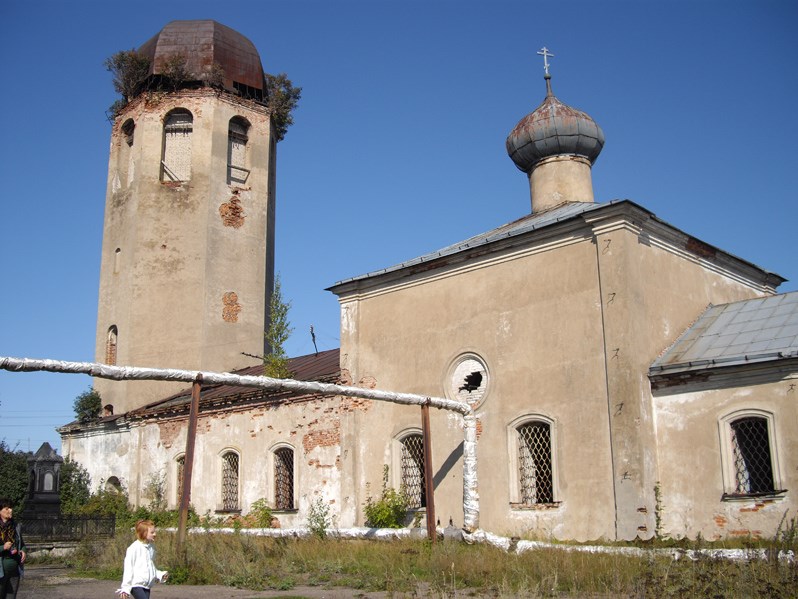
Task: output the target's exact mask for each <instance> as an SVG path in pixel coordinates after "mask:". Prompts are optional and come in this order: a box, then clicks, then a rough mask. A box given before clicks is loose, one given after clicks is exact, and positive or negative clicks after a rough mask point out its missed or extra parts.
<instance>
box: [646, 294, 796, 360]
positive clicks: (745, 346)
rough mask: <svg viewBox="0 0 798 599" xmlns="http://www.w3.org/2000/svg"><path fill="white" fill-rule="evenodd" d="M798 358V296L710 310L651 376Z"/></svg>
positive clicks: (722, 305)
mask: <svg viewBox="0 0 798 599" xmlns="http://www.w3.org/2000/svg"><path fill="white" fill-rule="evenodd" d="M796 357H798V291H793V292H791V293H781V294H779V295H772V296H769V297H762V298H755V299H750V300H743V301H739V302H733V303H731V304H721V305H719V306H711V307H710V308H708V309H707V311H706V312H704V314H702V315H701V317H700V318H699V319H698V320H697V321H696V323H695V324H693V326H691V327H690V328H689V329H688V330H687V331H685V332H684V333H683V334H682V336H681V337H679V339H677V340H676V343H674V344H673V346H672V347H671V348H670V349H669V350H668V351H667V352H665V354H664V355H662V356H661V357H659V358H657V360H655V361H654V363H653V364H652V365H651V368H650V369H649V373H650V374H665V373H671V372H684V371H689V370H701V369H706V368H712V367H717V366H735V365H739V364H749V363H752V362H764V361H770V360H779V359H784V358H796Z"/></svg>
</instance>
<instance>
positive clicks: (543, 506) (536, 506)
mask: <svg viewBox="0 0 798 599" xmlns="http://www.w3.org/2000/svg"><path fill="white" fill-rule="evenodd" d="M561 504H562V501H555V502H553V503H510V509H512V510H517V511H521V512H535V511H537V512H540V511H546V510H556V509H558V508H559V507H560V505H561Z"/></svg>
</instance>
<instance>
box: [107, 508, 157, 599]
mask: <svg viewBox="0 0 798 599" xmlns="http://www.w3.org/2000/svg"><path fill="white" fill-rule="evenodd" d="M136 537H138V538H137V539H136V540H135V541H133V543H132V544H131V545H130V547H128V548H127V553H125V571H124V574H122V588H120V589H119V590H117V591H116V592H117V593H119V596H120V599H130V598H131V597H132V598H133V599H149V597H150V587H151V586H152V585H153V584H155V582H156V581H159V582H166V579H167V578H168V577H169V573H168V572H164V571H163V570H158V569H157V568H156V567H155V561H154V560H155V547H154V546H153V544H152V543H153V541H154V540H155V524H154V523H153V521H152V520H139V521H138V522H136Z"/></svg>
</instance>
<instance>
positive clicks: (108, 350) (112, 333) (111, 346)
mask: <svg viewBox="0 0 798 599" xmlns="http://www.w3.org/2000/svg"><path fill="white" fill-rule="evenodd" d="M118 336H119V332H118V330H117V328H116V325H115V324H112V325H111V326H110V327H108V336H107V338H106V341H105V363H106V364H108V365H110V366H113V365H115V364H116V346H117V338H118Z"/></svg>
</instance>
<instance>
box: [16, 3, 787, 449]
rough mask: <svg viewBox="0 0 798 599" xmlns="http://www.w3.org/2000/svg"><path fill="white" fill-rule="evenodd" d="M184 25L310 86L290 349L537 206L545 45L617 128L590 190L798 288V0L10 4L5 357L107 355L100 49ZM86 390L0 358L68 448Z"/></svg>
mask: <svg viewBox="0 0 798 599" xmlns="http://www.w3.org/2000/svg"><path fill="white" fill-rule="evenodd" d="M175 19H215V20H217V21H219V22H221V23H224V24H225V25H228V26H229V27H232V28H233V29H236V30H238V31H239V32H241V33H242V34H244V35H245V36H247V37H248V38H250V39H251V40H252V41H253V42H254V44H255V46H256V47H257V48H258V50H259V52H260V55H261V59H262V61H263V66H264V68H265V70H266V71H267V72H271V73H278V72H286V73H287V74H288V75H289V77H290V78H291V79H292V80H293V82H294V83H295V84H296V85H299V86H301V87H302V88H303V92H302V95H303V97H302V100H301V103H300V106H299V109H298V111H297V112H296V115H295V120H296V124H295V125H294V126H293V127H292V128H291V129H290V130H289V131H288V135H287V137H286V139H285V140H284V141H283V142H281V143H280V144H279V145H278V168H277V173H278V175H277V176H278V182H277V193H278V200H277V227H278V229H277V259H276V260H277V270H278V272H279V273H280V274H281V277H282V283H283V293H284V296H285V297H286V299H288V300H290V301H291V302H292V309H291V312H290V319H291V321H292V324H293V325H294V327H295V331H294V334H293V336H292V338H291V339H290V341H289V343H288V347H287V349H288V351H289V353H290V354H291V355H300V354H305V353H310V352H312V351H313V346H312V343H311V339H310V335H309V332H308V331H309V327H310V325H311V324H313V325H314V327H315V329H316V333H317V341H318V344H319V349H330V348H334V347H337V346H338V344H339V340H338V337H339V322H338V316H339V311H338V303H337V301H336V298H335V297H334V296H333V295H332V294H330V293H329V292H327V291H325V290H324V289H325V288H326V287H329V286H330V285H332V284H333V283H335V282H337V281H339V280H342V279H345V278H348V277H351V276H355V275H360V274H363V273H366V272H370V271H373V270H377V269H380V268H383V267H386V266H390V265H393V264H396V263H398V262H402V261H404V260H408V259H411V258H414V257H416V256H419V255H422V254H425V253H427V252H430V251H433V250H435V249H438V248H440V247H444V246H446V245H449V244H451V243H454V242H456V241H459V240H462V239H465V238H467V237H470V236H472V235H475V234H477V233H480V232H484V231H487V230H489V229H492V228H494V227H496V226H499V225H502V224H504V223H506V222H509V221H512V220H514V219H516V218H518V217H521V216H523V215H524V214H526V213H528V212H529V191H528V183H527V181H526V178H525V176H524V175H523V174H522V173H521V172H519V171H518V170H517V169H516V168H515V166H514V165H513V164H512V162H511V161H510V159H509V158H508V157H507V154H506V151H505V148H504V140H505V138H506V136H507V134H508V133H509V131H510V130H511V129H512V128H513V126H514V125H515V123H516V122H517V121H518V120H519V119H521V117H523V116H524V115H526V114H527V113H529V112H530V111H532V110H533V109H534V108H535V107H537V105H538V104H539V103H540V102H541V100H542V99H543V97H544V92H545V87H544V82H543V68H542V60H541V57H539V56H537V55H536V52H537V50H539V49H540V48H541V47H543V46H547V47H548V48H549V49H550V50H551V51H552V52H553V53H554V54H555V57H554V58H553V59H552V60H551V63H552V66H551V72H552V76H553V79H552V82H553V87H554V92H555V94H556V95H557V96H558V97H559V98H560V99H561V100H562V101H563V102H565V103H567V104H570V105H571V106H574V107H576V108H579V109H581V110H584V111H585V112H587V113H588V114H590V115H591V116H592V117H593V118H594V119H595V120H596V121H597V122H598V123H599V124H600V125H601V127H602V128H603V130H604V133H605V136H606V140H607V141H606V145H605V147H604V151H603V152H602V154H601V156H600V157H599V159H598V161H597V163H596V165H595V167H594V169H593V183H594V188H595V194H596V199H597V201H601V202H604V201H609V200H612V199H616V198H628V199H631V200H633V201H635V202H637V203H639V204H641V205H643V206H645V207H646V208H648V209H649V210H651V211H653V212H654V213H655V214H657V216H659V217H660V218H662V219H664V220H666V221H668V222H670V223H671V224H673V225H675V226H677V227H679V228H681V229H682V230H684V231H686V232H688V233H690V234H692V235H694V236H696V237H698V238H699V239H702V240H704V241H706V242H708V243H710V244H713V245H716V246H718V247H720V248H721V249H723V250H726V251H728V252H731V253H733V254H735V255H737V256H740V257H743V258H745V259H747V260H749V261H751V262H753V263H755V264H757V265H759V266H761V267H763V268H765V269H768V270H771V271H774V272H776V273H779V274H780V275H782V276H784V277H786V278H788V279H790V281H789V282H788V283H785V284H784V285H783V286H782V287H781V291H791V290H795V289H796V288H798V287H796V281H798V264H797V261H796V249H795V247H796V242H795V239H796V228H797V227H798V222H796V216H797V215H798V207H797V205H796V201H797V200H798V193H797V192H796V171H798V169H797V168H796V166H795V163H796V144H797V143H798V116H797V115H798V104H797V99H798V35H796V33H795V32H796V30H797V29H798V3H796V2H794V1H793V0H790V1H783V2H771V1H767V0H764V1H763V0H757V1H751V2H734V1H730V0H725V1H722V2H714V1H706V0H705V1H694V2H673V1H671V2H654V1H645V0H634V1H631V2H612V1H606V0H605V1H596V0H590V1H587V2H579V1H572V2H554V1H549V2H533V1H532V0H525V1H523V2H509V1H502V0H492V1H487V0H486V1H484V2H469V1H467V0H466V1H462V0H459V1H456V0H437V1H436V0H426V1H424V2H414V1H411V0H403V1H401V2H394V1H390V0H383V1H381V0H367V1H363V2H357V1H346V0H338V1H333V0H325V1H321V2H303V1H301V0H292V1H290V2H289V1H287V0H286V1H284V2H268V1H254V0H253V1H252V2H243V1H238V2H236V1H231V0H228V1H226V2H216V1H215V2H203V1H196V0H193V1H190V2H189V1H185V2H178V1H171V2H169V1H160V2H151V1H149V0H137V1H136V2H107V1H103V2H90V1H86V0H84V1H81V0H72V1H63V2H55V1H52V2H41V1H37V0H24V1H20V0H4V2H2V3H0V56H1V57H2V61H3V62H2V64H3V70H2V92H0V132H1V133H0V182H1V183H0V185H1V187H0V190H1V193H2V197H3V212H2V219H1V220H0V255H1V256H2V261H3V269H2V279H1V281H2V283H0V284H1V285H2V287H0V289H2V293H0V355H8V356H16V357H31V358H54V359H61V360H75V361H93V360H94V334H95V326H96V322H95V319H96V307H97V290H98V276H99V269H100V264H99V257H100V244H101V234H102V221H103V209H104V200H105V185H106V176H107V160H108V147H109V135H110V124H109V123H108V121H107V120H106V118H105V110H106V108H107V107H108V106H109V105H110V104H111V103H112V102H113V100H114V99H115V94H114V91H113V88H112V86H111V79H110V75H109V74H108V73H107V72H106V71H105V69H104V68H103V60H104V59H105V58H106V57H108V56H109V55H111V54H112V53H114V52H116V51H118V50H121V49H129V48H132V47H138V46H139V45H141V44H142V43H144V42H145V41H146V40H147V39H149V38H150V37H151V36H152V35H154V34H155V33H156V32H158V31H159V30H160V29H161V27H163V25H165V24H166V23H167V22H168V21H170V20H175ZM651 276H656V273H652V275H651ZM142 366H163V367H168V366H170V365H169V364H160V365H154V364H146V365H144V364H143V365H142ZM90 384H91V380H90V379H89V378H88V377H84V376H77V375H59V374H48V373H35V374H28V373H7V372H0V402H2V403H1V406H0V438H4V439H5V440H6V442H7V443H9V444H10V445H11V446H12V447H13V446H14V445H16V444H17V443H19V447H20V448H21V449H26V450H27V449H31V450H34V451H35V450H36V449H37V448H38V447H39V445H40V444H41V443H42V442H43V441H49V442H50V443H51V444H52V445H53V446H54V447H57V448H59V447H60V440H59V438H58V435H57V434H56V433H55V431H54V429H55V427H56V426H60V425H62V424H65V423H66V422H69V421H71V420H72V419H73V412H72V403H73V401H74V398H75V396H76V395H77V394H78V393H80V392H81V391H83V390H85V389H87V388H88V387H89V386H90ZM397 391H401V389H397Z"/></svg>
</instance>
